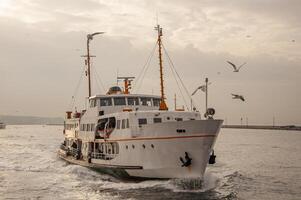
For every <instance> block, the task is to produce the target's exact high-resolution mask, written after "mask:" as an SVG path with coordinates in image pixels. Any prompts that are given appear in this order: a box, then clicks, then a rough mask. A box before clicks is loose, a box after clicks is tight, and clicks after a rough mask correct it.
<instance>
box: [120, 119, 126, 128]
mask: <svg viewBox="0 0 301 200" xmlns="http://www.w3.org/2000/svg"><path fill="white" fill-rule="evenodd" d="M121 128H122V129H125V119H123V120H122V124H121Z"/></svg>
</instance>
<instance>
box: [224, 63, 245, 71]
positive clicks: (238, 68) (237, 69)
mask: <svg viewBox="0 0 301 200" xmlns="http://www.w3.org/2000/svg"><path fill="white" fill-rule="evenodd" d="M227 63H229V64H230V65H231V66H232V67H233V68H234V71H233V72H239V70H240V68H241V67H242V66H244V65H245V64H246V63H244V64H242V65H240V66H239V67H237V66H236V65H235V64H233V63H232V62H230V61H227Z"/></svg>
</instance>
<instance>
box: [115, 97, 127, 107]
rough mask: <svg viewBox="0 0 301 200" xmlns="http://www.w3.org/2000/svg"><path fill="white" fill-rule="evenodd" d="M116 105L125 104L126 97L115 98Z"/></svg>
mask: <svg viewBox="0 0 301 200" xmlns="http://www.w3.org/2000/svg"><path fill="white" fill-rule="evenodd" d="M114 105H115V106H124V105H126V103H125V97H115V98H114Z"/></svg>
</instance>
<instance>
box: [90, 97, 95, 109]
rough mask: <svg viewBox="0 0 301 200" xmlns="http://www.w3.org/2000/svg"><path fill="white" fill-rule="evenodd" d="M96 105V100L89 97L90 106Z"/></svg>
mask: <svg viewBox="0 0 301 200" xmlns="http://www.w3.org/2000/svg"><path fill="white" fill-rule="evenodd" d="M95 106H96V101H95V99H90V108H93V107H95Z"/></svg>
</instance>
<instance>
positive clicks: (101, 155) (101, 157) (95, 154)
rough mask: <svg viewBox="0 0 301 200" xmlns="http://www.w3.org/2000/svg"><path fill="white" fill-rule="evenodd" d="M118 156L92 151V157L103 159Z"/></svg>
mask: <svg viewBox="0 0 301 200" xmlns="http://www.w3.org/2000/svg"><path fill="white" fill-rule="evenodd" d="M116 156H117V154H105V153H97V152H92V154H91V158H94V159H102V160H111V159H113V158H115V157H116Z"/></svg>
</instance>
